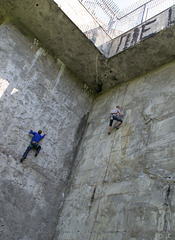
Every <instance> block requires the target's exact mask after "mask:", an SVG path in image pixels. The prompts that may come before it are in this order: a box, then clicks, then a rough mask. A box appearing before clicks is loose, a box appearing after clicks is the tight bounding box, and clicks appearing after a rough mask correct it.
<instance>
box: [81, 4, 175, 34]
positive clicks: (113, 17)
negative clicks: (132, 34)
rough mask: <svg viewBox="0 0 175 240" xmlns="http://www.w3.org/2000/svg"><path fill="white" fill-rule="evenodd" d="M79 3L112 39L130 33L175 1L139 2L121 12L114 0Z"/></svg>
mask: <svg viewBox="0 0 175 240" xmlns="http://www.w3.org/2000/svg"><path fill="white" fill-rule="evenodd" d="M79 2H80V3H81V4H82V5H83V6H84V7H85V8H86V9H87V11H88V12H89V13H90V14H91V15H92V16H93V18H94V19H95V20H96V21H97V22H98V24H99V25H100V27H102V28H103V30H104V31H105V32H106V33H107V34H108V35H109V36H110V37H111V38H115V37H117V36H119V35H121V34H122V33H124V32H127V31H129V30H130V29H132V28H134V27H136V26H138V25H140V24H142V23H143V22H144V21H146V20H148V19H150V18H151V17H153V16H155V15H157V14H159V13H160V12H162V11H164V10H166V9H167V8H169V7H171V6H172V5H174V4H175V0H139V1H136V2H135V3H133V4H132V5H131V6H130V7H128V8H126V9H124V10H121V11H120V10H119V8H118V7H117V6H116V4H115V3H114V1H113V0H79ZM116 2H117V0H116Z"/></svg>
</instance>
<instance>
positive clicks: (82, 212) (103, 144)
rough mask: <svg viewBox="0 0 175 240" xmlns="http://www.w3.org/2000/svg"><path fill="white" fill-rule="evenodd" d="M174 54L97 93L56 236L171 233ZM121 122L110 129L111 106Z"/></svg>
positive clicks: (147, 237)
mask: <svg viewBox="0 0 175 240" xmlns="http://www.w3.org/2000/svg"><path fill="white" fill-rule="evenodd" d="M174 76H175V62H172V63H170V64H167V65H164V66H163V67H161V68H159V69H156V70H154V71H152V72H150V73H147V74H146V75H143V76H141V77H139V78H137V79H133V80H132V81H130V82H128V83H125V84H122V85H120V86H118V87H116V88H113V89H112V90H110V91H107V92H106V93H103V94H102V95H100V96H99V97H98V98H96V100H95V102H94V104H93V109H92V111H91V114H90V116H89V119H88V127H87V129H86V132H85V135H84V138H83V140H82V142H81V146H80V151H79V153H78V155H77V158H76V166H75V169H74V171H73V174H72V179H71V182H72V185H71V191H70V193H69V195H68V197H67V198H66V201H65V204H64V208H63V210H62V212H61V214H60V220H59V225H58V226H57V240H75V239H77V240H82V239H85V240H116V239H117V240H151V239H152V240H165V239H167V240H173V239H175V230H174V229H175V186H174V181H175V163H174V160H175V159H174V155H175V150H174V144H175V133H174V125H175V117H174V115H175V105H174V102H175V77H174ZM118 104H120V105H122V108H123V110H124V112H125V117H124V123H123V125H122V126H121V127H120V129H119V130H116V129H113V130H112V133H111V135H108V134H107V132H108V121H109V119H108V112H110V110H111V109H112V108H113V107H115V106H116V105H118Z"/></svg>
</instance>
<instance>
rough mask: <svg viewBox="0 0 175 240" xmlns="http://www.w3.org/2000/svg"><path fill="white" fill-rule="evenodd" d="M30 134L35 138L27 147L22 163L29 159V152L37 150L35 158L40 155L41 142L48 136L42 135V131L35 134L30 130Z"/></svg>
mask: <svg viewBox="0 0 175 240" xmlns="http://www.w3.org/2000/svg"><path fill="white" fill-rule="evenodd" d="M30 133H31V134H32V135H34V136H33V138H32V141H31V143H30V144H29V146H28V147H27V149H26V151H25V152H24V154H23V156H22V158H21V159H20V162H23V161H24V159H25V158H26V157H27V154H28V153H29V151H30V150H31V149H32V148H34V149H36V152H35V157H36V156H37V155H38V153H39V151H40V150H41V146H40V145H39V141H40V140H41V139H42V138H44V137H45V135H46V134H44V135H41V133H42V131H41V130H39V131H38V132H33V130H32V129H31V130H30Z"/></svg>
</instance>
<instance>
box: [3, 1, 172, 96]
mask: <svg viewBox="0 0 175 240" xmlns="http://www.w3.org/2000/svg"><path fill="white" fill-rule="evenodd" d="M5 19H10V20H9V21H12V22H13V23H14V24H15V25H16V26H18V27H19V28H20V23H22V24H23V26H22V28H23V30H24V28H26V29H28V30H30V32H32V34H33V36H34V37H36V38H37V39H38V40H39V41H40V42H41V44H42V45H43V46H44V47H45V48H46V49H48V50H49V51H50V52H52V53H53V55H54V56H55V57H56V58H59V59H60V60H61V61H63V62H64V63H65V64H66V65H67V66H68V68H69V69H70V70H71V71H72V72H74V74H76V75H77V77H78V78H79V79H80V80H81V81H82V82H84V83H86V84H87V85H88V86H89V87H90V88H92V89H94V90H95V91H96V92H101V91H106V90H107V89H109V88H112V87H114V86H116V85H117V84H119V83H122V82H124V81H129V80H131V79H132V78H135V77H137V76H139V75H142V74H145V73H146V72H148V71H151V70H152V69H154V68H157V67H160V66H162V65H163V64H166V63H167V62H170V61H172V60H174V56H175V45H174V37H175V33H174V29H175V7H174V6H173V7H171V8H170V9H168V10H166V11H164V12H163V13H161V14H159V15H158V16H156V17H154V18H152V19H151V20H149V21H147V22H146V23H144V24H142V25H141V26H139V27H137V28H135V29H133V30H131V31H129V32H127V33H126V34H123V35H121V36H120V37H118V38H116V39H114V40H112V41H110V42H108V43H106V44H103V45H101V46H100V47H99V48H98V49H97V48H96V47H95V46H94V44H93V43H92V41H90V40H89V39H87V37H86V36H85V35H84V34H83V33H82V32H81V31H80V30H79V28H78V27H76V26H75V25H74V23H73V22H72V21H71V20H70V19H69V18H68V17H67V16H66V15H65V14H64V13H63V12H62V10H61V9H60V8H59V6H58V5H57V4H56V3H55V2H54V1H53V0H38V1H35V0H30V1H27V0H15V1H13V0H6V1H1V3H0V20H1V22H4V21H5Z"/></svg>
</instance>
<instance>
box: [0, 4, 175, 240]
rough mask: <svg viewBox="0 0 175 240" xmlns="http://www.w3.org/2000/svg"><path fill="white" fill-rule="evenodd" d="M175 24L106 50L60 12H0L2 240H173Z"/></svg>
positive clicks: (169, 20)
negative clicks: (39, 136)
mask: <svg viewBox="0 0 175 240" xmlns="http://www.w3.org/2000/svg"><path fill="white" fill-rule="evenodd" d="M174 16H175V15H174V7H172V8H170V9H169V10H167V11H165V12H163V13H162V14H160V15H159V16H156V17H155V18H154V19H152V20H150V21H148V22H147V23H145V24H143V25H142V26H139V27H138V28H137V29H135V30H131V31H130V32H128V33H126V34H125V35H123V36H121V37H120V38H117V39H114V40H113V41H112V42H108V43H104V44H103V45H102V46H100V47H99V49H97V47H95V46H94V45H93V42H92V41H91V40H88V39H87V38H86V36H85V35H84V34H83V33H82V32H81V31H80V30H79V29H78V28H77V27H76V26H75V25H74V24H73V22H72V21H70V19H69V18H68V17H67V16H66V15H65V14H64V13H63V12H62V10H61V9H60V8H59V7H58V5H57V4H56V3H55V2H54V1H49V0H38V1H34V0H30V1H27V0H16V1H10V0H6V1H5V0H2V1H1V2H0V19H1V25H0V59H1V64H0V106H1V108H0V120H1V125H0V131H1V133H2V136H1V138H0V150H1V151H0V171H1V174H0V180H1V181H0V239H3V240H9V239H10V240H11V239H13V240H29V239H32V240H43V239H44V240H75V239H76V240H82V239H85V240H113V239H115V240H116V239H117V240H128V239H130V240H150V239H153V240H165V239H166V240H174V238H175V232H174V229H175V221H174V216H175V210H174V209H175V208H174V205H175V201H174V199H175V195H174V181H175V175H174V136H175V135H174V130H173V126H174V112H175V108H174V97H175V95H174V91H175V80H174V75H175V70H174V69H175V62H174ZM94 39H95V38H94ZM94 43H95V40H94ZM157 67H159V68H157ZM151 70H152V71H151ZM102 83H103V85H102ZM95 92H100V94H95ZM116 104H120V105H121V106H122V108H123V110H124V112H125V118H124V123H123V125H122V126H121V128H120V130H118V131H116V130H115V129H113V131H112V134H111V135H110V136H108V135H107V131H108V121H109V116H108V113H109V111H110V109H112V108H113V107H114V106H115V105H116ZM31 128H33V130H35V131H37V130H38V129H39V128H41V129H42V130H43V131H44V132H47V133H48V134H47V136H46V137H45V138H44V139H43V140H42V142H41V146H42V149H41V152H40V154H39V156H38V157H37V158H35V157H34V152H33V151H31V152H30V153H29V155H28V157H27V159H26V160H25V161H24V163H23V164H20V163H18V160H19V159H20V157H21V155H22V154H23V152H24V150H25V149H26V147H27V145H28V144H29V142H30V140H31V136H30V134H28V132H29V131H30V129H31Z"/></svg>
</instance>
